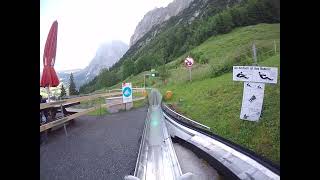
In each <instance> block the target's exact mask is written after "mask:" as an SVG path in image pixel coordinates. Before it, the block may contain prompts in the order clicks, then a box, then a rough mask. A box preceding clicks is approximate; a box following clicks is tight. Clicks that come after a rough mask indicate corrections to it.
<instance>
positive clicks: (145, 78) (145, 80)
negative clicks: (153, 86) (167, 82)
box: [143, 74, 146, 89]
mask: <svg viewBox="0 0 320 180" xmlns="http://www.w3.org/2000/svg"><path fill="white" fill-rule="evenodd" d="M143 77H144V89H145V88H146V75H145V74H144V76H143Z"/></svg>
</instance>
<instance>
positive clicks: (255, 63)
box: [252, 43, 258, 65]
mask: <svg viewBox="0 0 320 180" xmlns="http://www.w3.org/2000/svg"><path fill="white" fill-rule="evenodd" d="M252 51H253V60H254V65H258V63H257V54H256V45H255V44H254V43H253V45H252Z"/></svg>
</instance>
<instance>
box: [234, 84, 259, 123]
mask: <svg viewBox="0 0 320 180" xmlns="http://www.w3.org/2000/svg"><path fill="white" fill-rule="evenodd" d="M264 87H265V84H264V83H255V82H244V87H243V97H242V107H241V113H240V119H243V120H248V121H258V120H259V118H260V116H261V110H262V104H263V96H264Z"/></svg>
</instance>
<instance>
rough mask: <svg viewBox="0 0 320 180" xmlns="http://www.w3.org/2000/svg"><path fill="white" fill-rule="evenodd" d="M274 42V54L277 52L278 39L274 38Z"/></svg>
mask: <svg viewBox="0 0 320 180" xmlns="http://www.w3.org/2000/svg"><path fill="white" fill-rule="evenodd" d="M273 44H274V54H276V53H277V44H276V40H273Z"/></svg>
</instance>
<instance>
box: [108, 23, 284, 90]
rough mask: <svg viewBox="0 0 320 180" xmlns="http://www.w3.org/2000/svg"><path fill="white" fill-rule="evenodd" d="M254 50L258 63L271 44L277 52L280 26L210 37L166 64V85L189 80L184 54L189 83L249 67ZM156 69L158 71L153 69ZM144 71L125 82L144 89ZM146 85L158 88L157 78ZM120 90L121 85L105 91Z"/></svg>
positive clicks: (261, 26)
mask: <svg viewBox="0 0 320 180" xmlns="http://www.w3.org/2000/svg"><path fill="white" fill-rule="evenodd" d="M253 42H255V44H256V47H257V59H258V63H259V62H260V61H262V60H264V59H266V58H268V57H270V56H271V55H273V54H274V42H275V43H276V51H277V53H279V52H280V24H258V25H253V26H246V27H241V28H236V29H234V30H233V31H231V32H230V33H228V34H224V35H218V36H213V37H211V38H209V39H208V40H206V41H205V42H204V43H202V44H201V45H199V46H197V47H195V48H194V49H192V50H190V51H188V52H187V53H185V54H183V55H182V56H180V57H178V58H176V59H175V60H174V61H172V62H170V63H168V64H166V67H167V68H168V70H169V73H170V76H169V78H168V79H167V81H168V84H167V85H170V84H184V83H186V82H188V81H189V71H188V70H187V69H186V68H185V66H184V64H183V61H184V59H185V57H186V56H187V55H189V54H190V55H192V57H194V59H195V64H194V66H193V68H192V80H193V81H198V80H203V79H206V78H211V77H215V76H218V75H219V74H223V73H225V72H231V71H232V66H233V65H246V64H249V65H250V64H252V62H253V60H252V43H253ZM199 59H207V62H206V63H200V62H199ZM156 69H157V68H156ZM148 72H149V71H144V72H142V73H140V74H138V75H135V76H133V75H131V76H130V77H128V78H127V79H126V80H125V81H126V82H132V84H133V86H139V87H143V84H144V76H143V74H145V73H148ZM146 82H147V86H148V87H150V86H153V87H161V86H163V83H162V81H161V80H160V79H159V78H157V77H156V78H147V79H146ZM113 88H121V82H119V83H117V84H116V85H114V86H111V87H109V88H104V89H113Z"/></svg>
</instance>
